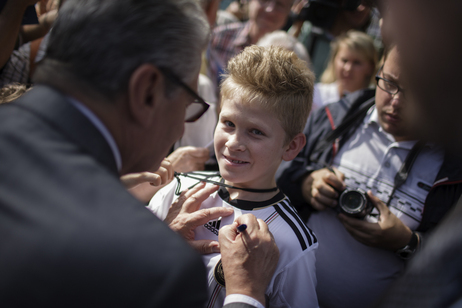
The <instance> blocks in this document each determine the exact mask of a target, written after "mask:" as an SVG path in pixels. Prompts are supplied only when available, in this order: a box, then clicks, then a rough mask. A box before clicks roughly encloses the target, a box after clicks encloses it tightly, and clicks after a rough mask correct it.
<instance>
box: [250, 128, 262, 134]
mask: <svg viewBox="0 0 462 308" xmlns="http://www.w3.org/2000/svg"><path fill="white" fill-rule="evenodd" d="M252 134H254V135H263V132H262V131H261V130H258V129H252Z"/></svg>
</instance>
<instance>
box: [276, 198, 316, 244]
mask: <svg viewBox="0 0 462 308" xmlns="http://www.w3.org/2000/svg"><path fill="white" fill-rule="evenodd" d="M281 204H282V205H283V206H284V208H285V209H286V211H288V212H289V213H291V214H292V216H293V217H294V218H295V219H296V220H297V222H298V224H299V225H300V228H301V229H302V230H303V232H304V233H305V236H306V238H307V239H308V242H309V243H310V246H311V245H313V243H317V242H318V239H317V238H316V236H315V235H314V233H313V231H311V229H310V228H308V227H307V226H306V224H305V223H304V222H303V221H302V219H301V218H300V216H298V214H297V213H296V212H295V211H294V209H293V207H292V206H290V205H289V204H288V202H287V199H286V200H285V201H283V202H281Z"/></svg>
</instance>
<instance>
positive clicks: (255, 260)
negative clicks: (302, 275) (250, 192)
mask: <svg viewBox="0 0 462 308" xmlns="http://www.w3.org/2000/svg"><path fill="white" fill-rule="evenodd" d="M241 224H246V225H247V229H246V230H245V231H243V232H242V233H238V231H237V226H238V225H241ZM218 240H219V242H220V247H221V261H222V265H223V272H224V275H225V281H226V295H230V294H244V295H248V296H250V297H252V298H254V299H256V300H258V301H259V302H260V303H262V304H263V305H265V291H266V288H267V287H268V284H269V283H270V281H271V278H272V277H273V274H274V271H275V270H276V266H277V263H278V260H279V249H278V247H277V246H276V243H275V242H274V238H273V235H272V234H271V232H270V231H269V230H268V226H267V225H266V223H265V222H264V221H263V220H261V219H257V218H256V217H255V216H254V215H251V214H245V215H242V216H239V217H238V218H237V219H236V221H235V222H234V223H233V224H231V225H227V226H224V227H222V228H221V229H220V233H219V234H218Z"/></svg>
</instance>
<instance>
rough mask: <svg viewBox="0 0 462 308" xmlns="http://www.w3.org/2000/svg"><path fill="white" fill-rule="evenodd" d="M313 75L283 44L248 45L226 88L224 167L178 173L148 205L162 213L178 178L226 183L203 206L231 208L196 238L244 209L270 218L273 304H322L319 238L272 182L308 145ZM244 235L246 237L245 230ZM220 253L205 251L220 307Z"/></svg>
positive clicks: (219, 142)
mask: <svg viewBox="0 0 462 308" xmlns="http://www.w3.org/2000/svg"><path fill="white" fill-rule="evenodd" d="M313 81H314V76H313V74H312V73H311V72H310V71H309V70H308V69H307V68H306V64H305V63H304V62H303V61H301V60H300V59H298V58H297V56H296V55H295V54H294V53H293V52H290V51H287V50H285V49H283V48H281V47H269V48H264V47H258V46H251V47H247V48H246V49H245V50H244V51H243V52H242V53H240V54H239V55H237V56H236V57H234V58H233V59H231V60H230V62H229V64H228V75H227V76H226V79H225V80H224V82H223V84H222V87H221V96H222V97H221V101H222V104H221V112H220V118H219V121H218V124H217V127H216V130H215V135H214V146H215V153H216V158H217V161H218V165H219V169H220V173H219V174H217V173H206V172H194V173H188V174H184V175H182V176H179V177H178V181H173V182H172V183H171V184H169V185H168V186H166V187H165V188H164V189H162V190H160V191H159V192H158V193H157V194H156V195H155V196H154V197H153V199H152V200H151V202H150V205H149V208H150V209H151V210H152V211H153V212H154V213H155V214H156V215H158V216H159V217H161V218H162V219H164V218H165V217H166V215H167V212H168V209H169V207H170V205H171V204H172V203H173V201H174V200H175V199H176V198H177V196H176V195H175V190H177V188H178V185H181V187H180V190H184V189H185V188H188V187H191V186H192V185H195V184H197V183H198V182H199V181H200V179H202V180H204V181H206V182H207V181H208V182H216V183H219V185H221V187H220V189H219V190H218V191H217V192H215V193H213V194H212V195H210V197H209V198H208V199H207V200H205V201H204V202H203V203H202V206H201V208H210V207H231V208H233V209H234V215H231V216H228V217H223V218H221V219H218V220H216V221H210V222H208V223H207V224H205V225H204V226H201V227H198V228H197V229H196V230H195V238H196V239H206V240H217V236H218V231H219V229H220V227H222V226H224V225H227V224H231V223H233V221H234V220H235V219H236V218H237V217H238V216H240V215H242V214H246V213H251V214H253V215H255V216H256V217H257V218H259V219H262V220H263V221H265V222H266V223H267V224H268V227H269V230H270V231H271V232H272V234H273V236H274V238H275V241H276V244H277V245H278V248H279V251H280V258H279V262H278V266H277V269H276V272H275V274H274V276H273V279H272V281H271V283H270V285H269V286H268V288H267V290H266V301H267V303H266V304H269V306H270V307H317V306H318V302H317V297H316V292H315V287H316V275H315V251H316V249H317V247H318V243H317V240H316V237H315V235H314V234H313V233H312V232H311V231H310V230H309V229H308V228H307V227H306V226H305V224H304V223H303V222H302V220H301V219H300V218H299V216H298V215H297V214H296V211H295V210H294V209H293V207H292V206H291V204H290V201H289V200H288V199H287V197H286V196H285V195H284V194H283V193H282V192H281V191H279V189H278V188H277V186H276V181H275V173H276V170H277V169H278V167H279V165H280V163H281V161H282V160H285V161H288V160H292V159H293V158H295V157H296V156H297V154H298V152H299V151H300V150H301V149H302V147H303V146H304V145H305V136H304V134H303V133H302V131H303V128H304V126H305V123H306V119H307V117H308V114H309V112H310V109H311V102H312V95H313ZM239 236H242V237H244V240H245V236H246V234H245V231H244V232H243V233H242V234H241V235H239ZM220 258H221V257H220V254H219V253H214V254H210V255H204V256H203V260H204V262H205V264H206V266H207V269H208V272H209V276H208V283H209V295H210V297H209V302H208V304H207V307H221V306H222V305H223V300H224V298H225V296H226V288H225V284H226V281H225V280H224V276H223V272H222V270H221V267H220V266H221V262H220ZM261 304H262V305H265V303H261Z"/></svg>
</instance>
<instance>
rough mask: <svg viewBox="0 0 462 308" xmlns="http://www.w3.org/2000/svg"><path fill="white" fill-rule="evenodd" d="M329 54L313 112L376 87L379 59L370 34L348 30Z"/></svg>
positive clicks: (316, 92)
mask: <svg viewBox="0 0 462 308" xmlns="http://www.w3.org/2000/svg"><path fill="white" fill-rule="evenodd" d="M330 52H331V54H330V56H329V63H328V64H327V67H326V70H325V71H324V73H323V74H322V76H321V82H319V83H317V84H316V86H315V92H314V98H313V110H316V109H318V108H320V107H322V106H325V105H327V104H330V103H335V102H337V101H339V100H340V98H342V97H343V96H344V95H346V94H348V93H352V92H355V91H358V90H361V89H365V88H368V87H370V86H371V85H374V84H375V75H374V73H375V72H376V70H377V62H378V58H377V51H376V48H375V46H374V43H373V41H372V38H371V37H370V36H369V35H367V34H366V33H364V32H360V31H356V30H349V31H348V32H347V33H345V34H343V35H341V36H339V37H338V38H336V39H335V40H334V41H332V43H331V50H330Z"/></svg>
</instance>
